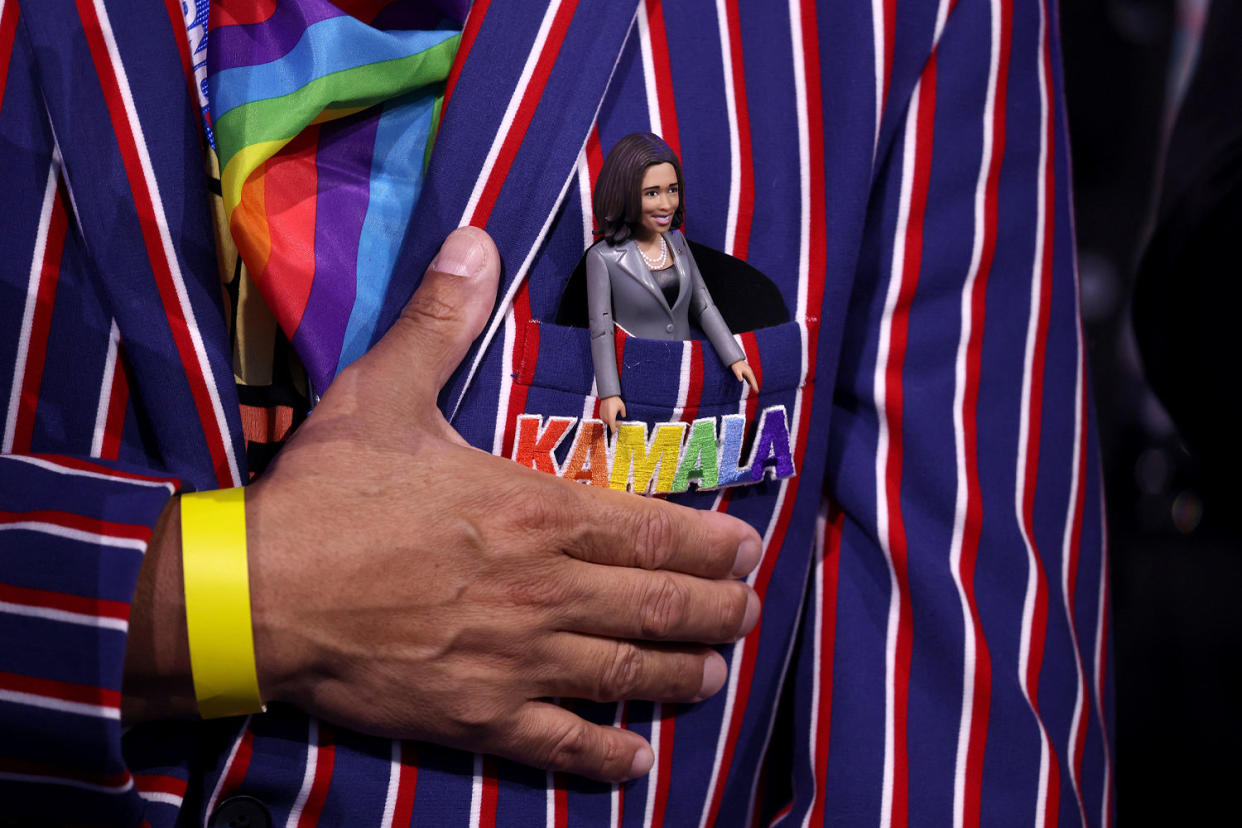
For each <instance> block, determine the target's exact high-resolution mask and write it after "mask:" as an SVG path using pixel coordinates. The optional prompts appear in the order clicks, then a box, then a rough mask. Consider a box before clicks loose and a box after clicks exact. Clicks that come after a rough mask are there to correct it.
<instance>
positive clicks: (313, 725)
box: [285, 718, 319, 828]
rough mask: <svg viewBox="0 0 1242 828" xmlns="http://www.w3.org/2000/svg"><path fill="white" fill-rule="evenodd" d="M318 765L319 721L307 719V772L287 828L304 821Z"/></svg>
mask: <svg viewBox="0 0 1242 828" xmlns="http://www.w3.org/2000/svg"><path fill="white" fill-rule="evenodd" d="M318 764H319V721H318V720H317V719H315V718H310V719H307V732H306V770H305V771H304V772H303V773H302V787H301V788H300V789H299V790H298V797H297V799H295V800H294V801H293V809H292V810H291V811H289V818H288V819H287V820H286V821H285V828H298V822H299V821H300V820H301V819H302V810H303V809H304V808H305V807H306V801H307V800H308V799H310V793H311V788H312V787H314V785H315V766H316V765H318Z"/></svg>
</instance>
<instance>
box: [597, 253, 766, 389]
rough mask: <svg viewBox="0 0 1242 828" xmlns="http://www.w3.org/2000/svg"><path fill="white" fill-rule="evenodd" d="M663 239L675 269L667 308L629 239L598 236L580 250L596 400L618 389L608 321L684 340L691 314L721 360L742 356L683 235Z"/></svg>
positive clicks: (653, 336)
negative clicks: (674, 291) (616, 240)
mask: <svg viewBox="0 0 1242 828" xmlns="http://www.w3.org/2000/svg"><path fill="white" fill-rule="evenodd" d="M664 239H665V241H667V242H668V246H669V249H670V250H672V252H673V266H674V267H675V268H676V269H677V286H678V290H677V301H676V302H674V303H673V306H672V307H671V308H670V307H669V306H668V301H667V300H665V298H664V293H663V291H661V290H660V288H659V286H658V285H656V281H655V277H653V276H652V275H651V271H650V270H649V269H648V268H647V265H646V264H645V263H644V262H643V258H642V254H640V253H639V252H638V243H637V242H635V241H634V240H633V239H630V240H628V241H625V242H622V243H621V244H618V245H611V244H609V243H608V242H606V241H601V242H599V243H598V244H596V245H594V246H593V247H591V248H590V249H589V250H587V252H586V277H587V311H588V313H589V315H590V327H591V359H592V361H593V362H594V363H595V388H596V393H597V394H598V395H599V398H600V399H604V398H605V397H611V396H619V395H620V394H621V380H620V377H618V375H617V351H616V343H615V340H614V338H613V337H614V329H613V326H614V324H616V325H620V326H621V327H622V328H623V329H624V330H625V332H626V333H628V334H630V335H631V336H639V337H643V338H645V339H670V340H678V339H690V315H691V314H693V315H694V319H695V321H696V322H698V325H699V327H700V328H702V329H703V332H704V333H705V334H707V338H708V340H709V341H710V342H711V343H712V347H713V348H715V349H716V353H717V355H718V356H719V357H720V361H721V362H723V363H724V364H725V365H732V364H733V363H735V362H737V361H738V360H739V359H745V358H746V355H745V354H744V353H743V352H742V348H741V346H739V345H738V344H737V342H736V341H735V340H734V339H733V334H732V332H730V330H729V326H728V325H726V324H725V321H724V319H723V318H722V317H721V316H720V311H719V310H717V309H716V305H715V304H714V303H713V302H712V297H711V294H709V293H708V292H707V285H705V284H704V283H703V275H702V274H701V273H699V266H698V265H697V264H695V262H694V256H692V255H691V254H690V246H689V245H687V244H686V237H685V236H683V235H682V234H681V231H680V230H672V231H669V232H668V233H665V234H664Z"/></svg>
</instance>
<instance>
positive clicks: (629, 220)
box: [595, 132, 686, 244]
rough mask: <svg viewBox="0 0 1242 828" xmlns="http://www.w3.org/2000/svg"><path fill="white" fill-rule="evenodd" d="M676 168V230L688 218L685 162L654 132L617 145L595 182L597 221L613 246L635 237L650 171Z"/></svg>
mask: <svg viewBox="0 0 1242 828" xmlns="http://www.w3.org/2000/svg"><path fill="white" fill-rule="evenodd" d="M656 164H672V165H673V169H674V170H676V172H677V192H678V194H679V195H680V198H679V199H678V203H677V209H676V211H674V213H673V221H672V227H673V229H674V230H676V229H677V228H679V227H681V223H682V218H683V217H684V215H685V203H686V201H685V192H686V185H685V183H684V182H683V181H682V178H681V162H680V161H679V160H677V153H675V152H673V150H672V148H671V147H670V146H669V145H668V144H666V143H664V139H663V138H661V137H660V136H659V135H656V134H654V133H651V132H631V133H630V134H629V135H627V136H625V137H624V138H622V139H621V140H620V141H617V143H616V144H614V145H613V147H612V150H611V151H610V152H609V153H608V157H607V158H605V159H604V165H603V166H602V167H600V170H599V178H598V179H597V180H596V182H595V221H596V223H597V224H598V226H599V230H598V231H597V232H599V233H600V234H602V235H603V237H604V239H605V240H606V241H607V242H608V243H609V244H620V243H621V242H623V241H625V240H627V239H629V238H630V237H631V236H632V235H634V226H635V225H636V224H638V222H639V220H640V219H641V218H642V214H643V210H642V192H641V190H642V184H643V175H644V174H646V171H647V168H648V167H651V166H654V165H656Z"/></svg>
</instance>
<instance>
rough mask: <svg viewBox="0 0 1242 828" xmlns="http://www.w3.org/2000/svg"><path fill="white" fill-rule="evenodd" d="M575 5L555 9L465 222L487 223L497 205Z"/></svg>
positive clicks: (567, 1)
mask: <svg viewBox="0 0 1242 828" xmlns="http://www.w3.org/2000/svg"><path fill="white" fill-rule="evenodd" d="M577 8H578V0H564V2H563V3H562V5H561V7H560V8H559V9H557V10H556V15H555V16H554V17H553V19H552V26H551V28H550V29H549V31H548V37H547V40H546V41H545V42H544V45H543V51H541V52H540V53H539V59H538V60H537V61H536V62H535V69H534V71H533V72H532V73H531V77H530V83H529V84H528V85H527V87H526V90H525V91H524V92H523V94H522V102H521V103H520V104H518V109H517V112H516V113H515V114H514V116H513V123H512V124H511V125H509V127H508V129H507V131H506V132H505V137H504V138H503V139H502V141H501V144H500V152H499V153H498V154H497V156H496V163H495V164H494V165H493V167H492V170H491V173H490V174H489V176H488V179H487V183H486V184H485V185H484V186H483V192H482V193H481V194H480V196H479V203H478V206H477V207H475V210H474V214H473V215H471V216H467V221H466V223H467V224H473V225H474V226H476V227H486V226H487V220H488V218H490V217H491V214H492V208H493V207H495V206H496V199H497V197H498V196H499V195H500V188H501V187H502V186H504V182H505V178H506V177H507V176H508V175H509V167H511V166H512V165H513V159H514V158H515V157H516V156H517V151H518V147H520V146H521V144H522V139H523V138H525V136H526V129H527V127H529V126H530V122H531V118H533V117H534V115H535V109H536V108H538V106H539V100H540V99H541V98H542V97H543V88H544V86H546V85H547V83H548V76H549V75H550V74H551V73H552V67H553V65H554V64H555V63H556V58H557V56H558V55H559V54H560V51H561V44H562V43H563V42H564V40H565V33H566V32H567V31H569V23H570V21H571V20H573V17H574V10H575V9H577ZM471 16H472V17H473V15H471ZM532 45H533V44H532ZM502 128H503V125H502Z"/></svg>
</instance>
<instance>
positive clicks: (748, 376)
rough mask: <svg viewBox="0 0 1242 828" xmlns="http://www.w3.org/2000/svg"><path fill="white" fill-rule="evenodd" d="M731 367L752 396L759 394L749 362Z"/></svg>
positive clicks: (740, 360) (757, 382) (741, 362)
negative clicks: (748, 387) (747, 386)
mask: <svg viewBox="0 0 1242 828" xmlns="http://www.w3.org/2000/svg"><path fill="white" fill-rule="evenodd" d="M729 367H730V368H732V369H733V376H735V377H737V381H738V382H744V383H746V384H747V385H749V386H750V391H751V393H752V394H758V393H759V381H758V380H757V379H755V372H754V371H752V370H750V363H749V362H747V361H746V360H744V359H739V360H738V361H737V362H735V363H733V364H732V365H730V366H729ZM623 413H624V412H623Z"/></svg>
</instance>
